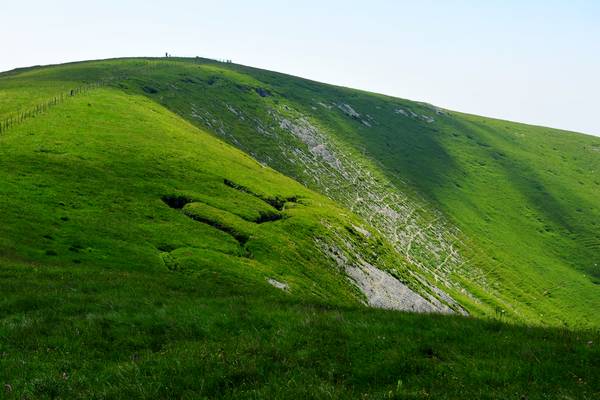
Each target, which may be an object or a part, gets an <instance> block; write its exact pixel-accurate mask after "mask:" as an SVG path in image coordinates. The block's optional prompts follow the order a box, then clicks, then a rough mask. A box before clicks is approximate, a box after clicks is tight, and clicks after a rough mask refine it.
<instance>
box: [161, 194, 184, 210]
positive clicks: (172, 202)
mask: <svg viewBox="0 0 600 400" xmlns="http://www.w3.org/2000/svg"><path fill="white" fill-rule="evenodd" d="M161 200H162V201H163V202H164V203H165V204H166V205H168V206H169V207H171V208H174V209H176V210H181V209H182V208H183V207H184V206H185V205H186V204H188V203H191V202H192V200H191V199H190V198H188V197H185V196H178V195H167V196H163V197H162V198H161Z"/></svg>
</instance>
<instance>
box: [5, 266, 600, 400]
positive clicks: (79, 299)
mask: <svg viewBox="0 0 600 400" xmlns="http://www.w3.org/2000/svg"><path fill="white" fill-rule="evenodd" d="M3 264H4V265H3V268H2V269H1V270H0V279H1V281H2V287H3V288H2V292H3V299H2V301H0V315H2V320H1V322H0V383H3V385H4V389H3V390H4V396H5V397H6V398H15V399H16V398H30V399H38V398H86V399H87V398H97V399H100V398H122V399H134V398H148V399H156V398H188V399H192V398H214V397H222V398H350V397H352V398H397V399H413V398H414V399H427V398H432V399H473V398H477V399H523V398H528V399H595V398H598V396H599V395H600V381H599V380H598V379H597V377H598V376H600V346H599V343H600V342H599V341H600V335H599V334H598V333H597V332H596V333H592V332H572V331H568V330H563V329H553V328H532V327H523V326H514V325H510V324H505V323H502V322H500V321H498V322H493V321H488V322H485V321H481V320H475V319H469V318H461V317H448V316H437V315H413V314H403V313H398V312H389V311H379V310H373V309H366V308H363V307H358V308H355V307H349V308H348V307H346V308H344V307H342V308H340V307H332V306H328V305H326V304H322V303H315V302H306V301H299V300H297V299H292V298H290V297H289V296H286V295H285V294H284V293H281V292H279V291H278V290H277V289H274V288H271V287H269V286H268V285H266V284H253V283H249V282H247V281H246V280H244V279H241V278H240V277H239V276H236V275H235V274H232V273H230V272H228V271H227V270H226V269H219V268H206V269H205V270H203V271H202V272H201V273H200V274H198V275H196V276H182V275H178V274H172V273H168V272H161V273H155V274H147V273H143V272H138V271H134V272H119V271H107V270H105V269H100V268H88V267H77V268H64V267H47V266H42V265H31V264H30V265H27V264H15V263H3Z"/></svg>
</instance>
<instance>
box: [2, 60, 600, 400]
mask: <svg viewBox="0 0 600 400" xmlns="http://www.w3.org/2000/svg"><path fill="white" fill-rule="evenodd" d="M0 121H2V123H3V124H4V125H0V126H1V127H2V132H1V133H0V183H1V184H0V210H1V211H2V224H0V276H1V282H2V285H3V294H4V296H3V299H2V300H1V301H0V380H2V381H3V382H4V395H5V396H7V397H14V398H23V397H25V398H40V397H48V398H53V397H54V398H56V397H61V398H65V397H81V398H90V397H97V398H115V397H117V398H119V397H120V398H167V397H182V398H197V397H198V396H200V397H202V396H207V397H214V396H216V395H220V396H223V397H231V398H240V397H248V398H256V397H270V398H289V397H316V398H328V397H339V398H343V397H365V396H367V397H371V398H384V397H388V398H428V397H432V398H460V397H464V398H473V397H476V398H511V397H514V398H520V396H522V395H523V396H529V398H543V396H546V398H552V397H553V396H554V397H556V398H559V397H560V396H563V397H566V398H571V397H573V396H574V397H573V398H593V397H594V396H596V395H598V393H600V386H599V385H598V383H596V381H595V380H594V376H597V375H598V374H599V373H600V370H599V367H598V366H599V365H600V350H599V347H598V343H599V341H600V337H599V335H598V332H597V329H598V326H600V320H599V319H598V318H599V316H598V314H597V313H596V312H595V310H597V309H598V307H600V295H599V292H598V283H599V282H600V269H599V268H598V265H597V264H598V263H600V260H599V259H598V254H599V252H598V246H599V244H600V236H599V229H598V226H597V225H596V224H598V223H600V209H599V208H598V205H597V201H595V199H598V197H599V195H600V183H599V182H598V178H597V176H596V175H597V174H596V173H595V171H596V170H597V168H598V166H599V164H600V151H599V150H600V140H598V139H596V138H592V137H588V136H584V135H580V134H573V133H567V132H558V131H554V130H550V129H546V128H537V127H530V126H526V125H520V124H514V123H509V122H504V121H495V120H490V119H485V118H481V117H475V116H468V115H463V114H458V113H454V112H450V111H446V110H440V109H437V108H435V107H432V106H429V105H426V104H419V103H413V102H409V101H406V100H399V99H394V98H389V97H385V96H380V95H375V94H370V93H364V92H359V91H355V90H350V89H344V88H337V87H332V86H327V85H323V84H318V83H315V82H310V81H306V80H302V79H299V78H293V77H289V76H285V75H281V74H275V73H270V72H266V71H260V70H255V69H251V68H247V67H242V66H238V65H233V64H222V63H217V62H213V61H210V60H203V59H168V60H162V59H161V60H155V59H129V60H109V61H96V62H86V63H74V64H65V65H61V66H53V67H42V68H31V69H23V70H18V71H13V72H9V73H4V74H0ZM225 142H228V143H229V144H227V143H225ZM236 147H237V148H236ZM373 271H384V272H382V273H385V274H386V275H377V274H379V273H380V272H373ZM369 274H371V275H369ZM373 274H375V275H373ZM348 275H349V276H350V277H351V278H352V279H348ZM390 279H394V280H395V281H394V282H396V283H397V282H401V284H400V285H403V286H394V288H395V290H396V291H401V293H402V294H403V296H405V297H401V299H400V300H402V302H401V303H400V304H398V302H396V303H394V302H392V303H393V305H399V307H396V308H401V309H406V310H410V309H415V310H416V309H420V310H432V309H437V310H438V311H444V312H454V313H455V314H458V313H469V314H470V315H472V316H475V317H478V318H465V317H460V316H456V315H454V316H442V315H426V314H402V313H398V312H395V311H384V310H375V309H372V308H366V307H364V305H363V304H364V303H368V304H370V305H375V306H382V305H387V306H389V305H390V302H391V300H390V299H389V298H387V297H385V296H384V297H383V298H382V297H381V296H379V297H377V296H372V295H371V296H370V295H369V290H366V289H365V287H370V288H371V289H373V288H375V289H377V285H383V286H385V283H387V282H389V280H390ZM382 282H383V283H382ZM361 285H362V286H361ZM369 285H370V286H369ZM375 289H373V290H375ZM379 294H380V295H381V293H379ZM384 294H385V295H388V294H389V293H388V292H384ZM396 300H397V299H396ZM415 304H417V305H418V306H417V305H415ZM411 307H412V308H411ZM524 324H527V325H529V326H526V325H524ZM531 325H538V327H532V326H531ZM565 325H568V326H569V327H570V329H565V327H564V326H565Z"/></svg>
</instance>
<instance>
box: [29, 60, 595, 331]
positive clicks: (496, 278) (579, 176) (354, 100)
mask: <svg viewBox="0 0 600 400" xmlns="http://www.w3.org/2000/svg"><path fill="white" fill-rule="evenodd" d="M111 77H112V78H113V79H114V85H117V86H119V87H120V88H122V89H123V90H126V91H129V92H134V93H139V94H143V95H147V96H149V97H151V98H152V99H154V100H156V101H157V102H160V103H161V104H163V105H165V106H166V107H168V108H170V109H171V110H173V111H175V112H176V113H178V114H180V115H181V116H183V117H185V118H186V119H188V120H189V121H191V122H193V123H195V124H197V125H198V126H201V127H203V128H205V129H207V130H209V131H212V132H213V133H215V134H216V135H219V136H221V137H222V138H224V139H225V140H227V141H229V142H230V143H232V144H234V145H236V146H238V147H240V148H241V149H243V150H245V151H247V152H248V153H250V154H251V155H253V156H254V157H256V158H257V159H258V160H260V161H261V162H263V163H265V164H267V165H269V166H271V167H273V168H275V169H277V170H280V171H282V172H284V173H285V174H287V175H290V176H292V177H295V178H296V179H298V180H299V181H300V182H303V183H305V184H306V185H307V186H309V187H310V188H312V189H314V190H317V191H321V192H322V193H324V194H326V195H328V196H330V197H331V198H333V199H335V200H337V201H338V202H340V203H341V204H343V205H345V206H346V207H348V208H349V209H351V210H352V211H354V212H355V213H357V214H359V215H361V216H362V217H364V218H366V219H367V220H368V221H369V222H370V223H371V224H372V225H373V226H375V228H377V229H378V230H379V232H380V233H381V234H382V235H383V236H384V237H385V238H386V239H387V240H389V241H390V242H391V243H392V244H393V245H394V246H395V248H396V249H397V250H398V251H399V252H401V253H402V254H403V255H404V256H405V257H406V259H407V260H408V261H409V263H410V264H411V265H412V271H413V275H414V276H413V277H414V279H416V280H417V281H419V282H421V284H423V285H424V286H426V287H428V288H429V290H430V291H433V290H435V288H434V287H440V288H442V289H444V291H445V292H447V293H448V294H450V295H451V296H452V297H453V298H454V299H455V300H457V301H459V302H460V303H461V304H463V305H464V306H465V307H467V308H468V309H469V310H470V311H471V312H472V313H475V314H480V313H481V314H488V315H490V314H491V315H494V314H496V313H500V314H502V315H507V316H509V317H510V318H511V319H515V320H521V321H527V322H538V323H543V324H563V323H566V324H571V325H587V326H590V325H595V326H597V325H598V324H599V323H600V320H599V319H598V318H600V317H599V314H598V313H597V312H595V310H597V309H598V307H600V295H599V294H598V282H599V276H600V267H599V264H600V260H599V259H598V258H599V254H600V251H598V250H599V247H598V246H599V244H600V227H599V226H598V224H599V223H600V222H599V221H600V209H599V207H598V199H599V198H600V182H599V179H598V173H597V171H598V169H599V167H600V151H599V150H598V149H600V140H599V139H597V138H593V137H589V136H584V135H579V134H574V133H569V132H561V131H556V130H552V129H547V128H539V127H532V126H526V125H521V124H515V123H510V122H506V121H496V120H491V119H486V118H481V117H476V116H468V115H463V114H458V113H455V112H449V111H445V110H440V109H437V108H435V107H432V106H429V105H426V104H419V103H414V102H410V101H406V100H400V99H394V98H389V97H385V96H380V95H374V94H370V93H364V92H359V91H355V90H350V89H343V88H336V87H332V86H327V85H322V84H318V83H315V82H310V81H306V80H302V79H298V78H293V77H290V76H285V75H281V74H276V73H270V72H266V71H261V70H256V69H251V68H246V67H242V66H237V65H232V64H221V63H215V62H211V61H208V60H202V59H192V60H189V59H181V60H173V59H171V60H129V61H127V60H119V61H109V62H97V63H85V64H72V65H66V66H59V67H56V68H50V69H41V70H32V71H30V72H29V73H27V74H22V77H21V78H20V79H24V80H32V79H33V80H40V81H44V82H45V81H46V80H49V81H52V80H56V79H59V80H60V79H68V80H72V79H76V80H79V81H84V80H88V81H90V82H92V81H94V80H99V79H108V78H111ZM432 282H435V283H434V284H433V285H432ZM431 286H434V287H431ZM440 297H445V295H444V294H441V296H440Z"/></svg>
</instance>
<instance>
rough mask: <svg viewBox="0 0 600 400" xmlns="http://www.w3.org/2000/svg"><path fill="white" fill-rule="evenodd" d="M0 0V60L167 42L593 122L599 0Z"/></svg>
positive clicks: (385, 88)
mask: <svg viewBox="0 0 600 400" xmlns="http://www.w3.org/2000/svg"><path fill="white" fill-rule="evenodd" d="M1 1H2V5H1V7H0V19H1V23H0V38H2V46H1V48H2V56H0V70H8V69H12V68H15V67H22V66H29V65H34V64H49V63H58V62H66V61H74V60H85V59H98V58H108V57H123V56H161V55H162V54H164V53H165V51H168V52H169V53H171V54H173V55H178V56H196V55H198V56H204V57H210V58H230V59H232V60H233V61H234V62H237V63H241V64H247V65H252V66H255V67H260V68H266V69H271V70H276V71H281V72H286V73H290V74H293V75H299V76H303V77H306V78H311V79H314V80H318V81H322V82H328V83H334V84H339V85H344V86H350V87H355V88H360V89H365V90H370V91H374V92H380V93H386V94H390V95H393V96H398V97H403V98H408V99H412V100H421V101H427V102H429V103H433V104H436V105H438V106H442V107H446V108H450V109H454V110H458V111H464V112H470V113H474V114H481V115H486V116H492V117H499V118H506V119H510V120H515V121H521V122H528V123H534V124H539V125H547V126H552V127H557V128H564V129H569V130H575V131H580V132H585V133H591V134H596V135H600V118H599V115H600V110H599V108H600V101H599V100H598V98H599V94H600V1H591V0H590V1H567V0H565V1H551V0H549V1H526V0H522V1H510V0H506V1H475V0H473V1H452V0H447V1H441V0H440V1H400V0H397V1H394V0H387V1H384V0H371V1H335V0H334V1H326V0H321V1H312V0H305V1H299V0H298V1H285V0H279V1H276V0H253V1H227V0H220V1H218V0H217V1H215V0H212V1H198V0H196V1H192V0H171V1H160V2H159V1H156V2H153V1H148V0H147V1H141V0H139V1H138V0H132V1H127V0H119V1H117V0H103V1H84V0H79V1H72V0H53V1H45V0H44V1H31V0H19V1H10V2H9V1H8V0H1Z"/></svg>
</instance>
